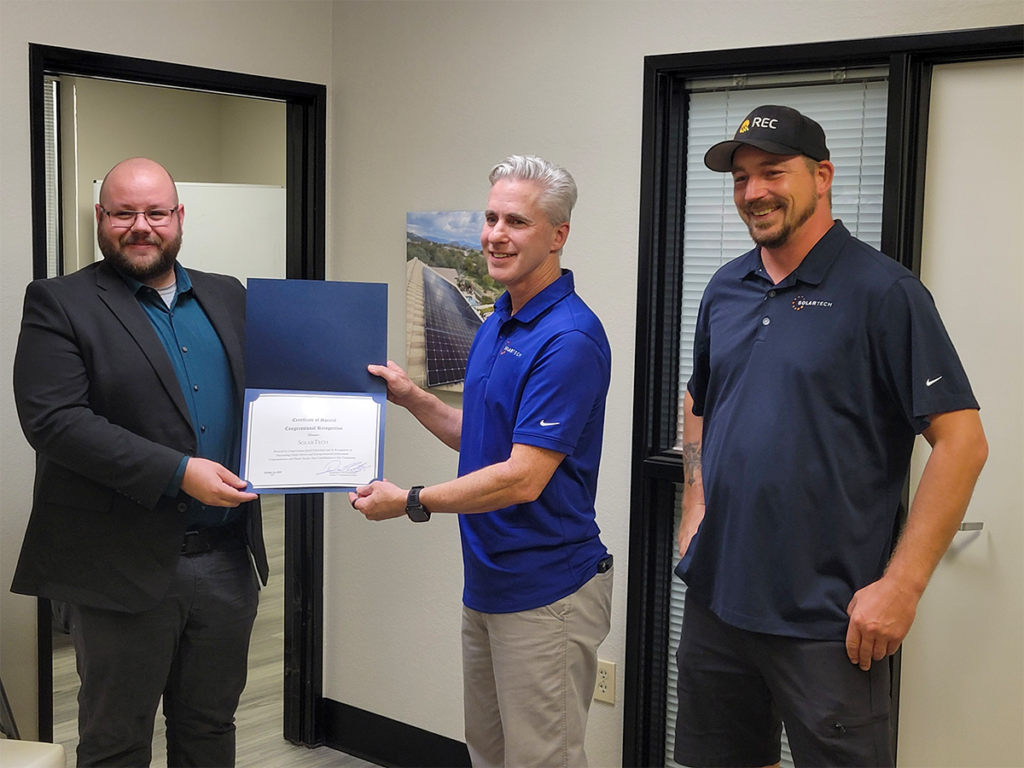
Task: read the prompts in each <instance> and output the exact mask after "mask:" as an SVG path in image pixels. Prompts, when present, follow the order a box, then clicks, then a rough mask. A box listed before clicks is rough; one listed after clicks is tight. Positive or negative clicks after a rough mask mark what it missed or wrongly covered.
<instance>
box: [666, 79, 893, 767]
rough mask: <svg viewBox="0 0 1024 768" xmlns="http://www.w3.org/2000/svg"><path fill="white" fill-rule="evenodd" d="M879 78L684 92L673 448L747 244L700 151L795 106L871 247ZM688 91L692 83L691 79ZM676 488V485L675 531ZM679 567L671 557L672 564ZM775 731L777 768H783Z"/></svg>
mask: <svg viewBox="0 0 1024 768" xmlns="http://www.w3.org/2000/svg"><path fill="white" fill-rule="evenodd" d="M882 78H884V72H882V73H879V72H878V71H877V70H876V71H874V72H869V73H861V74H859V75H858V74H857V73H846V79H845V81H844V82H842V83H834V84H827V85H789V86H782V87H757V88H748V89H746V90H717V91H709V92H691V94H690V104H689V112H688V116H687V152H686V154H687V157H686V190H685V192H686V194H685V201H684V206H685V208H684V222H685V223H684V235H683V306H682V314H681V317H680V324H681V335H680V339H681V341H680V350H679V393H678V397H679V401H678V402H679V408H678V426H677V431H676V448H677V449H679V448H680V447H681V445H682V437H683V422H682V403H683V394H684V393H685V391H686V383H687V381H689V378H690V371H691V368H692V364H693V329H694V325H695V324H696V321H697V310H698V308H699V306H700V299H701V296H702V295H703V293H704V288H705V287H706V286H707V284H708V281H709V280H710V279H711V276H712V275H713V274H714V273H715V271H716V270H717V269H718V268H719V267H720V266H722V265H723V264H725V263H726V262H727V261H730V260H731V259H734V258H736V257H737V256H739V255H741V254H743V253H745V252H746V251H748V250H750V249H751V248H752V247H753V242H752V241H751V240H750V237H749V235H748V233H747V228H746V225H745V224H743V222H742V221H741V220H740V218H739V215H738V214H737V213H736V208H735V206H734V204H733V201H732V177H731V176H730V175H729V174H727V173H716V172H714V171H710V170H708V169H707V168H706V167H705V166H704V153H705V152H706V151H707V150H708V148H709V147H711V145H712V144H715V143H717V142H719V141H723V140H726V139H731V138H732V137H733V135H734V134H735V132H736V128H737V126H739V124H740V122H741V121H742V120H743V118H744V117H746V116H747V114H748V113H749V112H750V111H751V110H753V109H754V108H755V107H758V106H760V105H762V104H781V105H785V106H789V107H793V108H794V109H797V110H799V111H800V112H802V113H804V114H805V115H807V116H808V117H811V118H813V119H814V120H816V121H818V123H820V124H821V127H822V128H823V129H824V131H825V136H826V143H827V145H828V148H829V151H830V153H831V160H832V162H833V163H834V164H835V166H836V174H835V180H834V182H833V185H832V214H833V217H834V218H837V219H842V220H843V224H845V225H846V227H847V228H848V229H849V230H850V232H851V233H852V234H853V235H854V236H855V237H858V238H860V239H861V240H864V241H865V242H867V243H870V244H871V245H873V246H875V247H876V248H877V247H879V242H880V239H881V226H882V177H883V167H884V161H885V118H886V98H887V83H886V82H885V80H884V79H882ZM694 85H695V87H696V86H699V85H700V83H695V84H694ZM681 501H682V486H678V485H677V486H676V529H677V530H678V525H679V512H680V506H681ZM676 562H678V553H676V554H675V559H674V561H673V566H674V565H675V563H676ZM685 592H686V587H685V585H683V583H682V582H681V581H679V579H678V578H675V577H673V579H672V589H671V597H670V608H669V611H670V630H669V651H670V653H669V670H668V676H669V677H668V701H667V718H666V733H665V765H667V766H675V765H676V763H675V762H673V760H672V750H673V746H674V744H675V722H676V709H677V701H676V674H677V671H676V663H675V651H676V649H677V648H678V647H679V632H680V629H681V628H682V622H683V602H684V597H683V596H684V594H685ZM792 764H793V763H792V759H791V757H790V754H789V747H788V744H786V740H785V735H783V756H782V765H784V766H791V765H792Z"/></svg>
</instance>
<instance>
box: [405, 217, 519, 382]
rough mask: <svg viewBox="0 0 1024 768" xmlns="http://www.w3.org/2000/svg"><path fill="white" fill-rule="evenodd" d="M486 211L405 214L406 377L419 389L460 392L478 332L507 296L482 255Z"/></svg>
mask: <svg viewBox="0 0 1024 768" xmlns="http://www.w3.org/2000/svg"><path fill="white" fill-rule="evenodd" d="M482 228H483V212H482V211H430V212H420V213H408V214H406V226H405V230H406V232H405V253H406V265H405V278H406V279H405V285H406V292H405V308H406V372H407V373H408V374H409V377H410V378H411V379H412V380H413V381H414V382H416V384H418V385H419V386H421V387H424V388H430V389H442V390H448V391H453V392H461V391H462V382H463V380H464V379H465V377H466V358H467V357H468V356H469V348H470V345H471V344H472V343H473V337H474V336H475V335H476V332H477V329H478V328H479V327H480V326H481V324H483V321H484V318H485V317H487V316H488V315H489V314H490V313H491V312H492V311H493V309H494V302H495V300H496V299H497V298H498V297H499V296H500V295H501V294H502V292H503V291H504V290H505V289H504V288H503V287H502V286H501V285H499V284H498V283H496V282H494V280H492V279H491V276H490V275H489V274H487V262H486V261H485V260H484V256H483V252H482V251H481V250H480V231H481V229H482Z"/></svg>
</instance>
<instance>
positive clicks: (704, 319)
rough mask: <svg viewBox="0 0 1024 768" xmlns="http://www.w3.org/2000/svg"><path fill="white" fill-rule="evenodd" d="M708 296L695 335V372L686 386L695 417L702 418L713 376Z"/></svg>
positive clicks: (703, 301)
mask: <svg viewBox="0 0 1024 768" xmlns="http://www.w3.org/2000/svg"><path fill="white" fill-rule="evenodd" d="M707 296H708V295H707V292H705V293H704V296H703V298H701V300H700V309H699V310H698V311H697V325H696V327H695V328H694V334H693V370H692V371H691V372H690V381H689V382H688V383H687V385H686V391H687V392H689V393H690V397H692V398H693V415H694V416H701V417H703V416H704V398H705V397H706V396H707V392H708V379H709V378H710V376H711V328H710V322H709V320H708V316H709V314H710V312H709V310H708V301H707ZM680 407H682V406H680Z"/></svg>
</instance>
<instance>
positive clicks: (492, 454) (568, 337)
mask: <svg viewBox="0 0 1024 768" xmlns="http://www.w3.org/2000/svg"><path fill="white" fill-rule="evenodd" d="M490 181H491V185H492V186H491V193H490V197H489V199H488V203H487V211H486V214H485V223H484V227H483V232H482V233H481V246H482V249H483V252H484V256H485V258H486V259H487V267H488V271H489V273H490V275H491V277H493V278H494V279H495V280H497V281H498V282H500V283H501V284H503V285H504V286H505V288H506V289H507V292H506V293H505V294H503V295H502V296H501V298H500V299H498V301H497V302H496V303H495V308H494V313H493V314H492V315H491V316H490V317H488V318H487V320H486V321H485V322H484V324H483V326H482V327H481V328H480V330H479V331H478V332H477V335H476V338H475V339H474V341H473V347H472V349H471V350H470V353H469V360H468V363H467V366H466V383H465V394H464V397H463V408H462V410H461V411H460V410H458V409H456V408H452V407H450V406H448V405H445V404H444V403H442V402H441V401H440V400H439V399H438V398H436V397H434V396H433V395H431V394H428V393H427V392H425V391H424V390H422V389H420V388H418V387H416V386H415V385H413V384H412V382H411V381H410V380H409V378H408V377H407V376H406V375H405V372H404V371H402V369H401V368H399V367H398V366H397V365H395V364H394V363H392V362H389V363H388V365H387V367H383V366H376V365H371V366H370V372H371V373H374V374H376V375H378V376H382V377H384V378H385V379H386V380H387V383H388V398H389V399H390V400H392V401H393V402H395V403H397V404H399V405H401V406H403V407H405V408H407V409H408V410H409V411H410V412H411V413H412V414H413V415H414V416H415V417H416V418H417V419H418V420H419V421H420V422H421V423H422V424H423V425H424V426H425V427H426V428H427V429H429V430H430V431H431V432H432V433H433V434H434V435H435V436H437V437H438V438H439V439H440V440H441V441H443V442H444V443H445V444H446V445H448V446H450V447H451V448H454V449H456V450H458V451H459V477H458V479H456V480H452V481H450V482H446V483H441V484H439V485H434V486H430V487H427V488H423V487H415V488H413V489H411V490H410V491H405V490H402V489H400V488H397V487H396V486H394V485H392V484H391V483H387V482H383V483H380V482H377V483H373V484H372V485H369V486H366V487H363V488H359V489H358V491H357V493H355V494H351V497H350V498H351V500H352V502H353V506H355V507H356V509H358V510H359V511H360V512H362V513H363V514H364V515H366V517H367V518H368V519H370V520H385V519H389V518H394V517H400V516H403V515H408V516H409V517H410V518H411V519H412V520H414V521H417V522H425V521H426V520H429V519H430V514H431V513H437V512H452V513H458V514H459V523H460V529H461V532H462V550H463V560H464V565H465V590H464V592H463V602H464V609H463V623H462V652H463V683H464V698H465V716H466V742H467V745H468V747H469V753H470V757H471V759H472V761H473V765H475V766H504V765H508V766H585V765H587V758H586V753H585V751H584V748H583V741H584V734H585V731H586V724H587V714H588V711H589V707H590V701H591V699H592V698H593V695H594V683H595V680H596V676H597V647H598V646H599V645H600V644H601V642H602V641H603V640H604V638H605V636H606V635H607V634H608V628H609V622H610V616H611V591H612V569H611V556H610V555H609V554H608V552H607V550H606V549H605V547H604V545H603V544H602V543H601V540H600V538H599V530H598V527H597V523H596V522H595V509H594V498H595V495H596V493H597V470H598V464H599V463H600V458H601V438H602V432H603V429H604V413H605V396H606V395H607V392H608V382H609V377H610V373H611V352H610V350H609V348H608V340H607V338H606V337H605V333H604V329H603V328H602V327H601V322H600V321H599V320H598V319H597V317H596V316H595V315H594V313H593V312H591V311H590V309H589V308H588V307H587V305H586V304H584V303H583V301H582V300H581V299H580V298H579V297H578V296H577V295H576V293H575V291H574V289H573V277H572V273H571V272H569V271H568V270H562V269H561V268H560V266H559V255H560V253H561V250H562V246H563V245H564V244H565V241H566V238H567V237H568V236H569V217H570V214H571V212H572V208H573V205H574V204H575V202H576V184H575V182H574V181H573V179H572V176H570V175H569V173H568V172H567V171H566V170H565V169H563V168H559V167H557V166H555V165H552V164H551V163H548V162H547V161H545V160H542V159H540V158H538V157H533V156H512V157H509V158H508V159H506V160H504V161H503V162H501V163H499V164H498V165H496V166H495V167H494V168H493V169H492V171H491V174H490Z"/></svg>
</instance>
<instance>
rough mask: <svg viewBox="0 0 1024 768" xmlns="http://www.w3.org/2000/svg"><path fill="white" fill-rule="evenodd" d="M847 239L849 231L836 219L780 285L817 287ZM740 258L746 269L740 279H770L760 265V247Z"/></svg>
mask: <svg viewBox="0 0 1024 768" xmlns="http://www.w3.org/2000/svg"><path fill="white" fill-rule="evenodd" d="M849 239H850V231H849V230H848V229H847V228H846V226H845V225H844V224H843V222H842V220H841V219H836V220H835V223H833V225H832V226H831V227H829V230H828V232H826V233H825V234H824V235H822V236H821V239H820V240H818V242H816V243H815V244H814V247H813V248H811V250H810V251H808V253H807V255H806V256H805V257H804V260H803V261H801V262H800V266H798V267H797V268H796V269H794V270H793V272H792V273H791V274H790V275H788V276H787V277H786V278H785V279H784V280H783V281H782V283H780V285H793V284H795V283H796V282H797V281H798V280H799V281H800V282H802V283H807V284H808V285H817V284H818V283H820V282H821V281H822V280H823V279H824V278H825V274H826V273H827V272H828V270H829V267H831V266H832V262H834V261H835V260H836V256H838V255H839V252H840V251H841V250H842V249H843V246H844V245H845V244H846V241H847V240H849ZM740 258H742V259H744V266H745V267H746V269H745V270H744V272H743V277H742V279H746V278H747V277H750V275H757V276H759V277H763V278H765V279H770V278H769V277H768V272H767V271H766V270H765V268H764V265H763V264H762V263H761V247H760V246H758V247H756V248H754V249H753V250H752V251H748V252H747V253H746V254H745V255H744V256H741V257H740Z"/></svg>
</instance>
